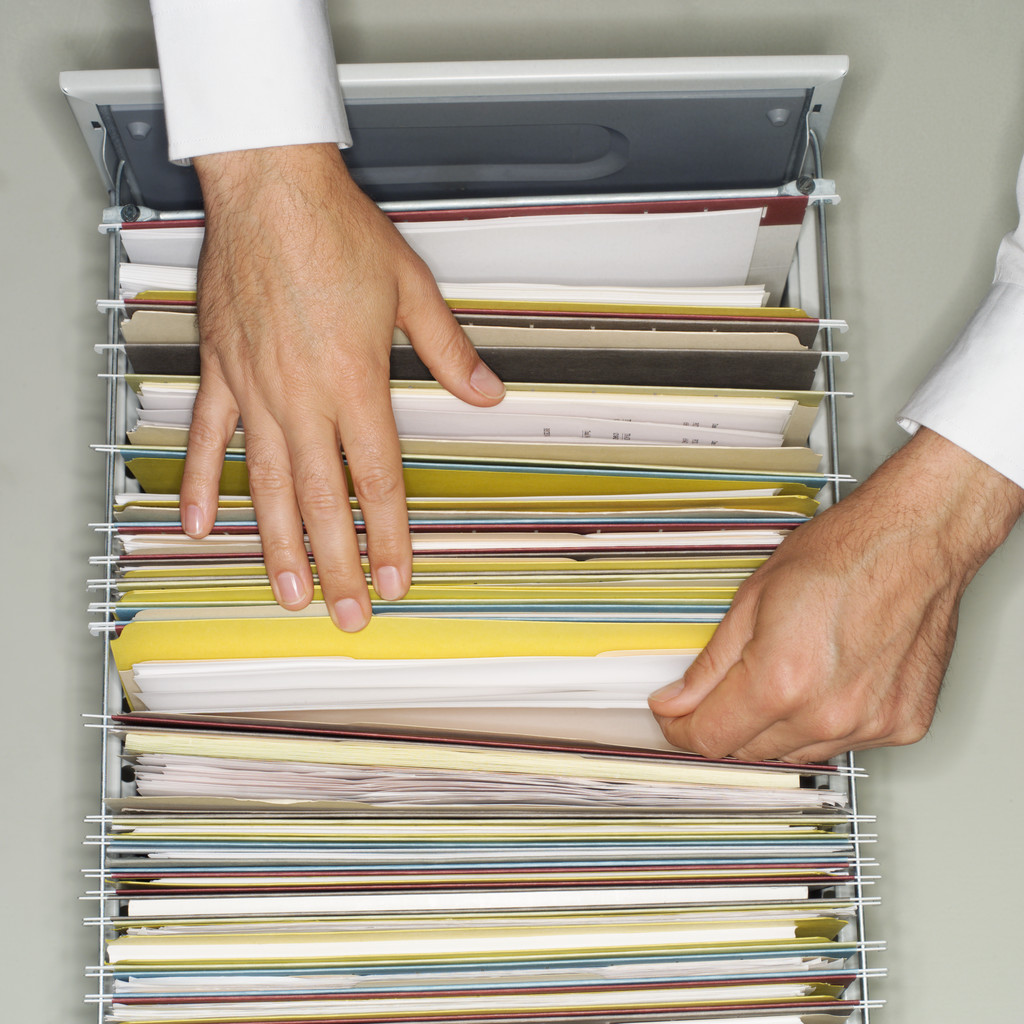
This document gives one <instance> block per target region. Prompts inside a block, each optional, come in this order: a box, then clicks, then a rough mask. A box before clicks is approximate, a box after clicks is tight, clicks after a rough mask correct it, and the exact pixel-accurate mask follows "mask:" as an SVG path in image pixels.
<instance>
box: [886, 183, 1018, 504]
mask: <svg viewBox="0 0 1024 1024" xmlns="http://www.w3.org/2000/svg"><path fill="white" fill-rule="evenodd" d="M1017 206H1018V208H1019V210H1020V211H1021V221H1020V223H1019V224H1018V225H1017V229H1016V230H1015V231H1013V232H1012V233H1011V234H1009V235H1007V236H1006V237H1005V238H1004V239H1003V241H1002V243H1001V244H1000V246H999V254H998V256H997V258H996V275H995V281H994V283H993V285H992V288H991V290H990V291H989V293H988V295H987V297H986V298H985V301H984V302H982V304H981V305H980V306H979V307H978V310H977V312H976V313H975V314H974V316H973V317H972V318H971V320H970V322H969V323H968V324H967V326H966V328H964V332H963V334H961V335H960V337H959V339H958V340H957V341H956V342H955V343H954V345H953V347H952V348H951V349H950V350H949V352H948V353H947V354H946V356H945V357H944V358H943V360H942V362H940V363H939V364H938V366H936V367H935V369H934V370H932V372H931V373H930V374H929V375H928V377H927V378H926V379H925V381H924V383H923V384H922V385H921V386H920V387H919V388H918V389H917V391H916V392H915V393H914V395H913V396H912V397H911V399H910V401H909V402H908V403H907V404H906V406H904V408H903V410H902V411H901V412H900V417H899V423H900V425H901V426H902V427H904V428H905V429H906V430H909V431H910V432H911V433H914V432H915V431H916V430H917V428H918V427H922V426H923V427H929V428H930V429H932V430H934V431H936V432H937V433H939V434H942V435H943V437H946V438H948V439H949V440H950V441H952V442H954V443H955V444H957V445H959V446H960V447H961V448H963V449H965V450H966V451H968V452H970V453H971V454H972V455H974V456H975V457H977V458H979V459H981V460H982V462H985V463H987V464H988V465H990V466H991V467H992V468H993V469H997V470H998V471H999V472H1000V473H1002V474H1003V475H1004V476H1006V477H1009V479H1010V480H1012V481H1013V482H1014V483H1016V484H1018V485H1019V486H1021V487H1024V430H1022V428H1021V415H1020V408H1021V401H1022V385H1024V163H1022V164H1021V169H1020V173H1019V174H1018V176H1017Z"/></svg>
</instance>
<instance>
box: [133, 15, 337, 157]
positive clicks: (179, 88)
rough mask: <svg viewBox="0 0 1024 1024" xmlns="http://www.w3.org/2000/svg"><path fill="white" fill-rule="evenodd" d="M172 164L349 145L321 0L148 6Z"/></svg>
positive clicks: (332, 48)
mask: <svg viewBox="0 0 1024 1024" xmlns="http://www.w3.org/2000/svg"><path fill="white" fill-rule="evenodd" d="M150 6H151V8H152V11H153V25H154V28H155V30H156V42H157V50H158V52H159V55H160V78H161V82H162V85H163V94H164V104H165V113H166V118H167V136H168V140H169V146H168V149H169V156H170V158H171V160H173V161H175V162H176V163H188V162H189V160H190V159H191V158H192V157H194V156H202V155H203V154H205V153H223V152H227V151H230V150H239V149H263V148H266V147H268V146H288V145H295V144H299V143H309V142H333V143H336V144H337V145H339V146H348V145H350V144H351V138H350V136H349V133H348V122H347V121H346V118H345V108H344V104H343V102H342V96H341V88H340V86H339V84H338V72H337V65H336V63H335V57H334V46H333V43H332V41H331V32H330V24H329V22H328V19H327V10H326V5H325V0H150Z"/></svg>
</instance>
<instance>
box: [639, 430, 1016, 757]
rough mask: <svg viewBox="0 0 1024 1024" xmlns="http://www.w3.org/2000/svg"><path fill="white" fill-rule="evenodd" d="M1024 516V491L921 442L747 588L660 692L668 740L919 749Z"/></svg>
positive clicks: (793, 752) (782, 751) (710, 752)
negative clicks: (972, 604) (962, 639)
mask: <svg viewBox="0 0 1024 1024" xmlns="http://www.w3.org/2000/svg"><path fill="white" fill-rule="evenodd" d="M1022 512H1024V489H1021V488H1020V487H1018V486H1017V485H1016V484H1014V483H1013V482H1012V481H1010V480H1008V479H1007V478H1006V477H1004V476H1003V475H1002V474H1000V473H998V472H996V470H994V469H992V468H991V467H989V466H987V465H986V464H985V463H984V462H981V461H979V460H978V459H976V458H975V457H974V456H973V455H971V454H969V453H968V452H966V451H964V450H963V449H961V448H959V447H957V445H955V444H953V443H952V442H951V441H948V440H946V438H944V437H942V436H941V435H939V434H935V433H933V432H932V431H930V430H926V429H922V430H920V431H919V432H918V433H917V435H916V436H915V437H913V438H912V439H911V440H910V441H909V442H908V443H907V444H906V445H905V446H904V448H902V449H901V450H900V451H899V452H897V453H896V454H895V455H894V456H892V457H891V458H890V459H889V460H888V461H887V462H885V463H884V464H883V465H882V466H881V467H880V468H879V469H878V470H876V471H875V473H874V474H873V475H872V476H871V477H870V479H868V480H866V481H865V482H864V483H863V484H861V486H860V487H858V488H857V489H856V490H855V491H854V492H853V493H852V494H851V495H850V496H849V497H848V498H844V499H843V500H842V501H840V502H838V503H837V504H836V505H834V506H833V507H832V508H830V509H828V510H827V511H826V512H824V513H822V514H821V515H820V516H817V517H816V518H814V519H812V520H811V521H810V522H808V523H805V524H804V525H803V526H801V527H799V529H797V530H795V531H794V532H793V533H792V534H791V535H790V536H789V537H787V538H786V540H785V541H784V542H783V543H782V544H780V545H779V547H778V549H777V550H776V551H775V553H774V554H773V555H772V556H771V558H769V559H768V561H767V562H765V564H764V565H762V566H761V568H760V569H758V570H757V572H755V573H754V574H753V575H752V576H751V577H750V578H749V579H747V580H746V581H745V582H744V583H743V585H742V586H741V587H740V589H739V591H738V592H737V594H736V597H735V599H734V600H733V603H732V607H731V608H730V609H729V612H728V614H727V615H726V616H725V618H724V619H723V621H722V623H721V624H720V625H719V627H718V629H717V630H716V631H715V634H714V636H713V637H712V638H711V640H710V642H709V643H708V645H707V647H705V648H704V650H703V651H701V653H700V655H699V656H698V657H697V659H696V660H695V661H694V663H693V664H692V665H691V666H690V668H689V669H688V670H687V672H686V675H685V676H684V677H683V679H682V680H680V681H679V682H678V683H674V684H670V685H669V686H667V687H664V688H663V689H661V690H659V691H658V692H657V693H655V694H652V696H651V698H650V704H651V708H652V710H653V711H654V713H655V714H656V716H657V717H658V720H659V722H660V724H661V727H662V730H663V731H664V733H665V736H666V737H667V738H668V740H669V741H670V742H672V743H674V744H675V745H676V746H678V747H682V748H683V749H684V750H690V751H694V752H696V753H699V754H704V755H706V756H709V757H726V756H731V757H742V758H746V759H749V760H754V761H760V760H767V759H770V758H783V759H785V760H789V761H805V762H806V761H824V760H826V759H827V758H830V757H833V756H835V755H836V754H839V753H843V752H845V751H848V750H862V749H864V748H866V747H879V746H889V745H898V744H903V743H913V742H915V741H916V740H918V739H920V738H921V737H922V736H923V735H924V734H925V732H926V730H927V729H928V726H929V724H930V723H931V720H932V715H933V714H934V711H935V702H936V700H937V698H938V694H939V686H940V685H941V683H942V677H943V675H944V674H945V671H946V666H947V664H948V662H949V657H950V654H951V653H952V650H953V640H954V638H955V636H956V626H957V614H958V609H959V606H960V598H961V596H962V595H963V592H964V589H965V588H966V586H967V584H968V583H969V582H970V580H971V578H972V577H973V576H974V574H975V573H976V572H977V570H978V568H979V567H980V566H981V564H982V563H983V562H984V561H985V559H986V558H987V557H988V556H989V555H991V554H992V552H993V551H995V549H996V548H997V547H998V546H999V545H1000V544H1001V543H1002V542H1003V540H1005V538H1006V535H1007V534H1008V533H1009V531H1010V529H1011V528H1012V526H1013V524H1014V523H1015V522H1016V521H1017V519H1018V518H1019V517H1020V515H1021V513H1022Z"/></svg>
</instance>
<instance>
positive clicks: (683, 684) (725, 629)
mask: <svg viewBox="0 0 1024 1024" xmlns="http://www.w3.org/2000/svg"><path fill="white" fill-rule="evenodd" d="M756 610H757V602H756V601H742V600H741V599H740V595H737V597H736V599H735V600H734V601H733V604H732V607H731V608H730V609H729V611H728V612H726V615H725V618H724V619H722V621H721V622H720V623H719V625H718V628H717V629H716V630H715V632H714V635H713V636H712V637H711V639H710V640H709V641H708V643H707V646H705V648H704V649H703V650H702V651H701V652H700V654H698V655H697V657H696V658H694V660H693V664H692V665H690V667H689V668H688V669H687V670H686V672H685V673H684V675H683V678H682V679H680V680H678V681H677V682H674V683H669V684H668V685H667V686H663V687H662V688H661V689H660V690H657V691H655V692H654V693H652V694H651V695H650V697H648V698H647V702H648V704H649V705H650V708H651V711H653V712H654V714H655V715H656V716H657V717H658V718H659V719H661V718H678V717H680V716H681V715H689V714H692V713H693V711H694V710H695V709H696V708H697V705H698V704H700V702H701V701H702V700H704V698H705V697H706V696H707V695H708V694H709V693H710V692H711V691H712V690H713V689H714V688H715V687H716V686H717V685H718V684H719V683H720V682H721V681H722V680H723V679H724V678H725V676H726V674H727V673H728V671H729V670H730V669H731V668H732V667H733V665H735V664H736V663H737V662H738V661H739V660H740V657H741V655H742V653H743V648H744V647H746V645H747V643H748V642H749V641H750V638H751V636H752V635H753V632H754V615H755V613H756Z"/></svg>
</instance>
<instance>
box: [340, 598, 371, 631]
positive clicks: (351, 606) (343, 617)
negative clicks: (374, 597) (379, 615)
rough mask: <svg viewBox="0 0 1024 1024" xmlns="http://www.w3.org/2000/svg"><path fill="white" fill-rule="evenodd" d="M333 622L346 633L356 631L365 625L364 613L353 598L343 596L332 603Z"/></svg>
mask: <svg viewBox="0 0 1024 1024" xmlns="http://www.w3.org/2000/svg"><path fill="white" fill-rule="evenodd" d="M334 624H335V625H336V626H337V627H338V629H343V630H345V632H346V633H358V632H359V630H361V629H362V628H363V627H364V626H365V625H366V613H365V612H364V611H363V608H362V605H361V604H360V603H359V602H358V601H356V600H355V599H354V598H351V597H343V598H342V599H341V600H340V601H336V602H335V603H334Z"/></svg>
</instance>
